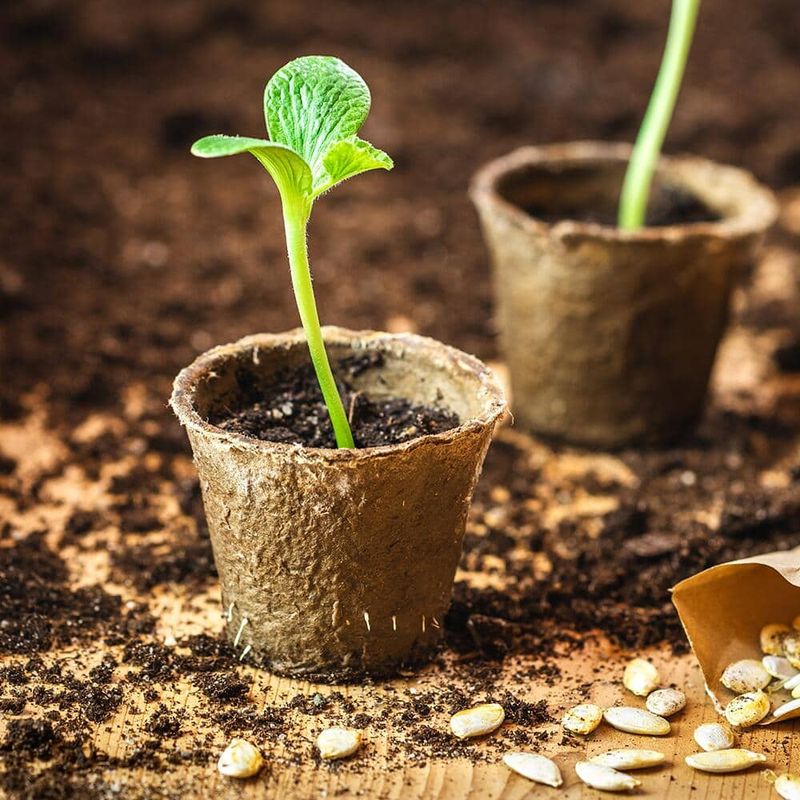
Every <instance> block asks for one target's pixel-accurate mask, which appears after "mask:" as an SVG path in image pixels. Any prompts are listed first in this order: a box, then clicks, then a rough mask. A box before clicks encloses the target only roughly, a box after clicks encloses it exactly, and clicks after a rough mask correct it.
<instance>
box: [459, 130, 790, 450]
mask: <svg viewBox="0 0 800 800" xmlns="http://www.w3.org/2000/svg"><path fill="white" fill-rule="evenodd" d="M630 152H631V151H630V147H628V146H627V145H619V144H604V143H596V142H579V143H572V144H561V145H551V146H544V147H524V148H521V149H519V150H516V151H514V152H512V153H510V154H509V155H506V156H504V157H502V158H499V159H497V160H495V161H492V162H490V163H488V164H487V165H485V166H484V167H483V168H482V169H481V170H480V171H479V172H478V173H477V175H476V176H475V177H474V179H473V182H472V186H471V197H472V200H473V202H474V203H475V205H476V207H477V209H478V212H479V215H480V219H481V225H482V228H483V232H484V236H485V238H486V241H487V243H488V247H489V252H490V256H491V261H492V264H493V274H494V288H495V294H496V301H497V312H498V319H499V325H500V335H501V342H502V347H503V349H504V351H505V358H506V361H507V363H508V367H509V371H510V376H511V388H512V406H513V412H514V419H515V421H516V423H517V424H518V425H519V426H521V427H523V428H526V429H528V430H530V431H533V432H536V433H540V434H544V435H548V436H551V437H555V438H558V439H563V440H567V441H570V442H573V443H576V444H584V445H589V446H596V447H617V446H622V445H625V444H629V443H633V442H646V443H647V442H649V443H658V442H665V441H668V440H670V439H672V438H674V437H675V436H676V435H677V434H679V433H680V432H681V431H683V430H684V429H685V428H686V427H687V426H689V425H690V424H691V423H693V422H694V421H695V420H696V419H697V418H698V417H699V416H700V414H701V413H702V410H703V404H704V400H705V396H706V389H707V386H708V379H709V374H710V372H711V367H712V364H713V362H714V356H715V353H716V350H717V345H718V343H719V340H720V337H721V335H722V333H723V331H724V329H725V324H726V319H727V316H728V305H729V299H730V294H731V288H732V286H733V285H734V282H735V279H736V276H737V273H738V272H739V271H740V270H741V268H742V267H743V266H744V265H747V263H748V262H749V261H750V260H751V259H752V256H753V250H754V246H755V245H756V244H757V242H758V241H759V239H760V238H761V236H762V234H763V233H764V231H765V230H766V229H767V228H768V227H769V225H770V224H771V223H772V222H773V220H774V218H775V215H776V210H777V207H776V203H775V199H774V196H773V194H772V193H771V192H770V191H769V190H768V189H767V188H765V187H764V186H762V185H760V184H759V183H757V182H756V181H755V179H754V178H753V177H752V176H751V175H749V174H748V173H747V172H744V171H742V170H740V169H736V168H734V167H728V166H722V165H720V164H715V163H713V162H711V161H707V160H705V159H700V158H693V157H679V158H663V159H662V160H661V162H660V164H659V168H658V171H657V174H656V177H655V180H654V184H653V191H652V199H651V207H652V210H653V211H658V210H659V209H661V210H662V211H663V210H664V209H668V208H669V207H670V206H672V207H676V206H678V205H680V206H682V207H683V208H684V209H686V208H687V206H688V207H693V210H692V213H691V214H690V216H688V217H687V216H685V215H684V217H685V219H686V221H683V222H679V224H673V223H672V221H671V220H670V219H669V217H665V218H664V219H665V221H666V223H667V224H663V225H660V226H658V227H656V226H653V227H645V228H642V229H640V230H638V231H623V230H619V229H618V228H617V227H616V226H615V216H616V207H617V203H618V199H619V193H620V188H621V185H622V178H623V175H624V173H625V168H626V166H627V162H628V158H629V157H630ZM587 219H588V220H591V221H585V220H587ZM677 219H681V217H678V218H677ZM594 220H597V221H594Z"/></svg>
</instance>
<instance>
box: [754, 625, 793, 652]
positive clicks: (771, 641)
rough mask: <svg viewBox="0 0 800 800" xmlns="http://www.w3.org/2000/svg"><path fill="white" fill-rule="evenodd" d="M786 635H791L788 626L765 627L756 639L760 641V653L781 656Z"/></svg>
mask: <svg viewBox="0 0 800 800" xmlns="http://www.w3.org/2000/svg"><path fill="white" fill-rule="evenodd" d="M787 633H791V628H790V627H789V626H788V625H781V624H773V625H765V626H764V627H763V628H762V629H761V633H760V634H759V637H758V638H759V640H760V641H761V652H762V653H764V654H765V655H768V656H782V655H783V637H784V636H786V634H787Z"/></svg>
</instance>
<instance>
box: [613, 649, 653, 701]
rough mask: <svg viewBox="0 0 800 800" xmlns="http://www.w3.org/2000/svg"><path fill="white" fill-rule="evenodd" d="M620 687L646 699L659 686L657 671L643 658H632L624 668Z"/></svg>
mask: <svg viewBox="0 0 800 800" xmlns="http://www.w3.org/2000/svg"><path fill="white" fill-rule="evenodd" d="M622 685H623V686H624V687H625V688H626V689H627V690H628V691H629V692H633V694H635V695H637V696H638V697H647V695H649V694H650V692H652V691H653V690H654V689H658V687H659V686H660V685H661V677H660V676H659V674H658V670H657V669H656V668H655V667H654V666H653V665H652V664H651V663H650V662H649V661H645V660H644V659H643V658H634V659H633V661H630V662H629V663H628V666H626V667H625V672H624V674H623V676H622Z"/></svg>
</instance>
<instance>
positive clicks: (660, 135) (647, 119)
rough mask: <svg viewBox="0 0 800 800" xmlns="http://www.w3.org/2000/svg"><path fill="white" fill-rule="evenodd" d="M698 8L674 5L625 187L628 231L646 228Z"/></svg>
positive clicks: (622, 214) (687, 1)
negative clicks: (652, 189) (647, 215)
mask: <svg viewBox="0 0 800 800" xmlns="http://www.w3.org/2000/svg"><path fill="white" fill-rule="evenodd" d="M699 7H700V0H673V2H672V14H671V17H670V22H669V32H668V33H667V43H666V45H665V47H664V56H663V58H662V60H661V67H660V68H659V71H658V77H657V78H656V83H655V86H654V87H653V94H652V96H651V97H650V103H649V104H648V106H647V111H646V112H645V115H644V119H643V120H642V127H641V128H640V129H639V135H638V136H637V137H636V144H635V145H634V148H633V154H632V155H631V160H630V161H629V163H628V168H627V170H626V172H625V180H624V182H623V184H622V194H621V195H620V201H619V216H618V223H619V227H620V228H623V229H625V230H637V229H638V228H641V227H642V225H644V220H645V215H646V213H647V200H648V198H649V195H650V184H651V183H652V181H653V173H654V172H655V168H656V164H657V163H658V157H659V155H660V153H661V147H662V145H663V144H664V137H665V136H666V135H667V128H668V127H669V122H670V119H671V118H672V112H673V110H674V108H675V101H676V100H677V99H678V92H679V91H680V88H681V80H682V79H683V72H684V69H685V67H686V60H687V58H688V57H689V49H690V48H691V45H692V37H693V35H694V29H695V23H696V21H697V11H698V9H699Z"/></svg>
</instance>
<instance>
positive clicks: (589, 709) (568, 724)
mask: <svg viewBox="0 0 800 800" xmlns="http://www.w3.org/2000/svg"><path fill="white" fill-rule="evenodd" d="M602 721H603V709H602V708H600V706H596V705H595V704H594V703H581V704H580V705H577V706H573V707H572V708H570V709H569V710H568V711H567V712H566V713H565V714H564V716H563V718H562V719H561V724H562V725H563V726H564V727H565V728H566V729H567V730H568V731H571V732H572V733H580V734H582V735H585V734H587V733H591V732H592V731H593V730H594V729H595V728H596V727H597V726H598V725H599V724H600V723H601V722H602Z"/></svg>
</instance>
